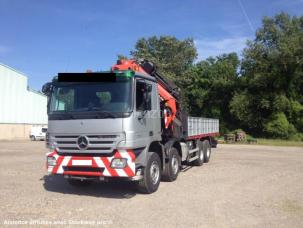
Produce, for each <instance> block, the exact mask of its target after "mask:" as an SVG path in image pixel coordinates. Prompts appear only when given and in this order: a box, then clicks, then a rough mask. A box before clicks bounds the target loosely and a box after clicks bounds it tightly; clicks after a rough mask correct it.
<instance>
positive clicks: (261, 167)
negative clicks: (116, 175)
mask: <svg viewBox="0 0 303 228" xmlns="http://www.w3.org/2000/svg"><path fill="white" fill-rule="evenodd" d="M44 152H45V148H44V142H0V179H1V185H0V186H1V189H0V190H1V191H0V222H1V223H2V224H1V225H0V226H3V225H5V224H16V223H18V224H36V226H37V227H38V226H39V227H40V226H41V224H53V225H55V224H62V225H64V226H69V227H73V226H74V225H75V224H76V225H77V224H78V225H79V226H78V227H80V226H82V225H83V224H87V223H89V224H91V225H93V224H95V225H96V224H98V225H101V226H104V227H118V226H122V227H128V226H130V225H133V226H134V227H142V226H143V227H145V226H150V227H176V226H177V227H185V226H188V227H303V193H302V191H303V148H298V147H297V148H296V147H270V146H256V145H252V146H249V145H218V148H217V149H215V150H213V153H212V158H211V161H210V163H208V164H204V165H203V166H202V167H193V168H189V169H187V170H184V171H183V172H181V173H180V175H179V177H178V180H177V181H176V182H173V183H166V182H162V183H161V185H160V188H159V189H158V191H157V192H156V193H154V194H152V195H144V194H139V193H137V192H136V191H135V189H134V186H133V185H132V184H130V183H127V182H121V181H119V182H110V183H94V184H93V185H91V186H89V187H85V188H80V189H79V188H78V189H77V188H75V187H71V186H69V185H68V184H67V183H66V181H65V180H64V179H62V178H60V177H47V176H45V174H46V170H45V157H44ZM81 224H82V225H81Z"/></svg>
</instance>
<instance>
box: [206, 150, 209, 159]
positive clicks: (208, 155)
mask: <svg viewBox="0 0 303 228" xmlns="http://www.w3.org/2000/svg"><path fill="white" fill-rule="evenodd" d="M206 153H207V157H208V158H209V156H210V149H209V148H207V152H206Z"/></svg>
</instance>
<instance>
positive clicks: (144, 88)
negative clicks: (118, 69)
mask: <svg viewBox="0 0 303 228" xmlns="http://www.w3.org/2000/svg"><path fill="white" fill-rule="evenodd" d="M151 91H152V86H151V85H150V84H147V83H145V82H144V81H141V80H138V81H137V83H136V110H137V111H149V110H151Z"/></svg>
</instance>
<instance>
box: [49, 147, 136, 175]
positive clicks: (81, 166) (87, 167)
mask: <svg viewBox="0 0 303 228" xmlns="http://www.w3.org/2000/svg"><path fill="white" fill-rule="evenodd" d="M46 156H47V157H53V158H54V159H55V160H56V164H55V165H48V163H47V164H46V166H47V172H48V174H62V175H68V176H87V177H134V176H135V173H136V164H135V160H136V157H135V153H134V152H133V151H132V150H129V149H127V150H115V153H114V155H113V156H111V157H105V156H104V157H95V156H94V157H92V156H66V155H59V154H58V153H57V151H53V152H50V153H47V154H46ZM114 158H126V159H127V162H126V166H125V167H124V168H121V169H114V168H112V167H111V162H112V160H113V159H114Z"/></svg>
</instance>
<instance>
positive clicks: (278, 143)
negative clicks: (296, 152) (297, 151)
mask: <svg viewBox="0 0 303 228" xmlns="http://www.w3.org/2000/svg"><path fill="white" fill-rule="evenodd" d="M257 140H258V141H257V145H269V146H302V147H303V142H302V141H301V142H300V141H291V140H283V139H257Z"/></svg>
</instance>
